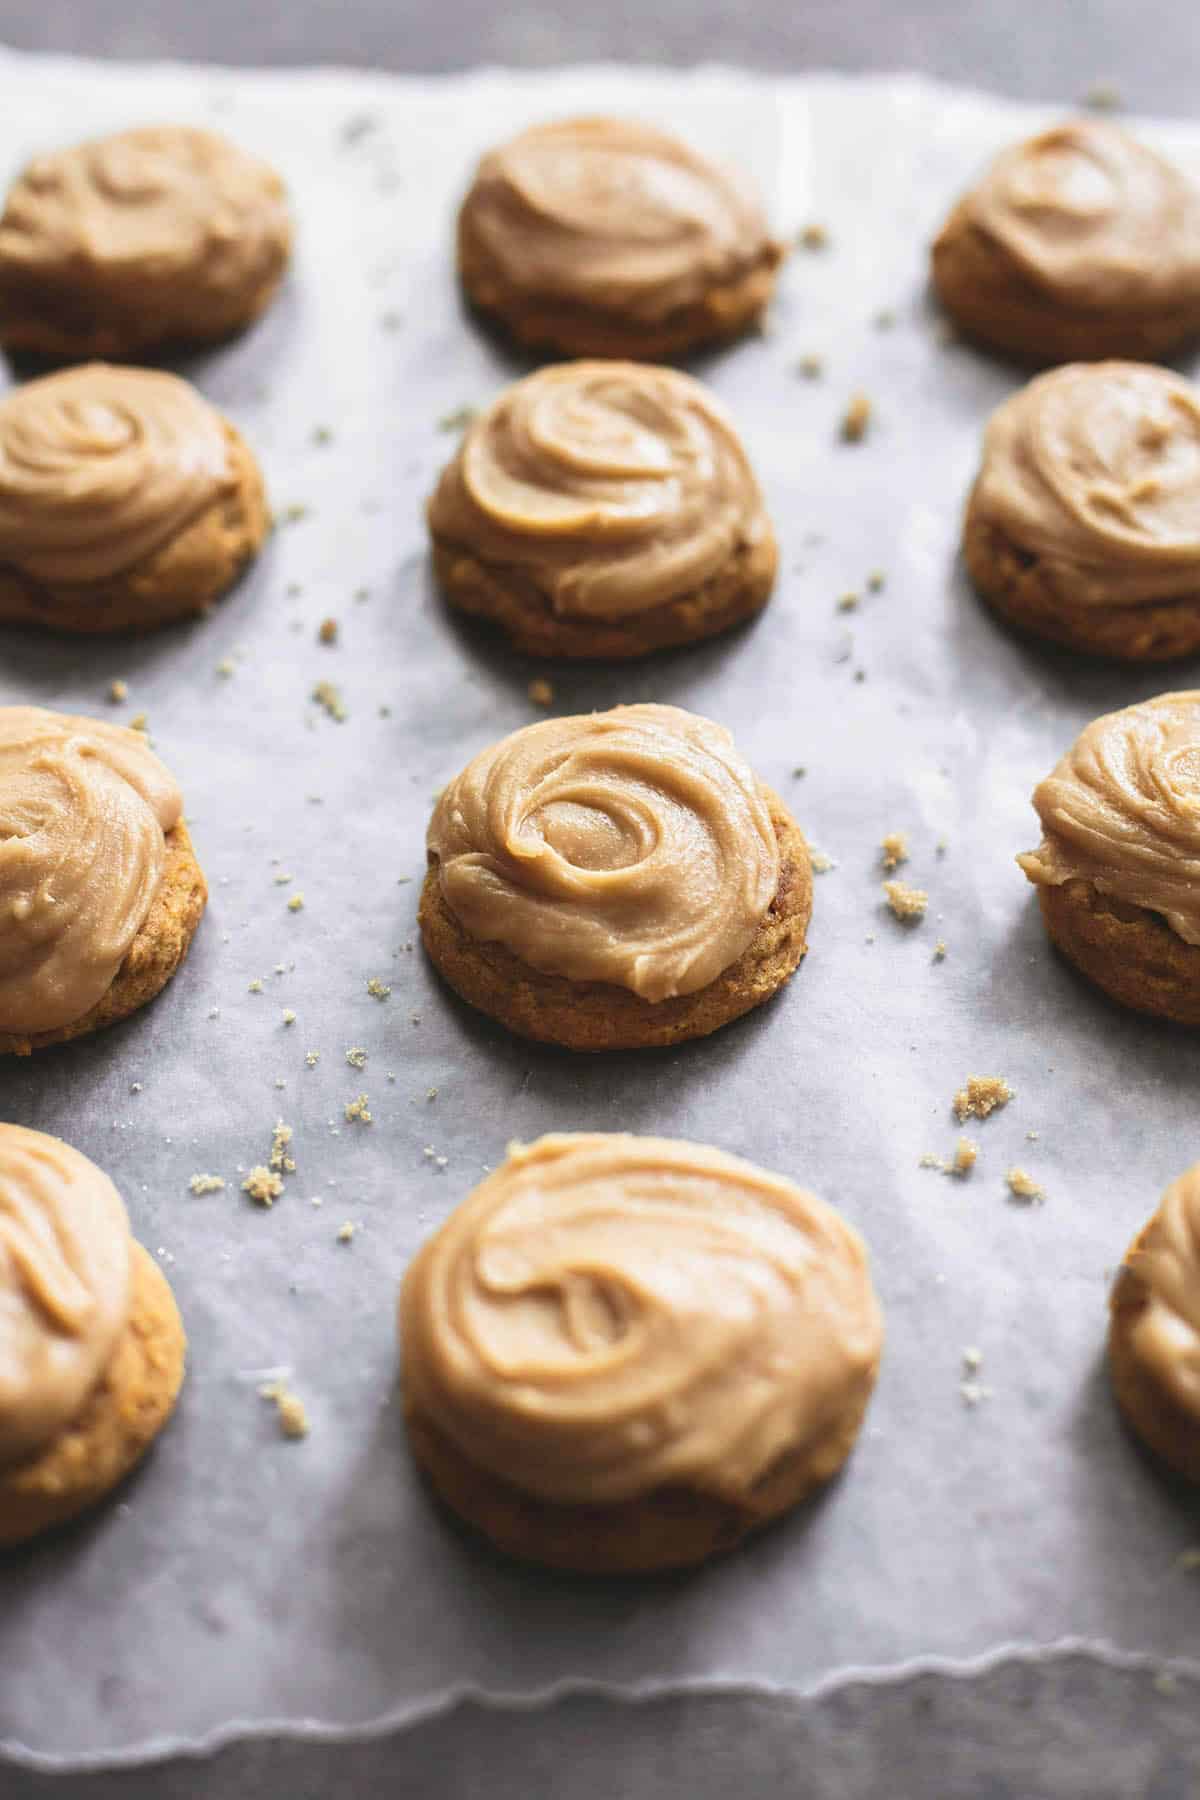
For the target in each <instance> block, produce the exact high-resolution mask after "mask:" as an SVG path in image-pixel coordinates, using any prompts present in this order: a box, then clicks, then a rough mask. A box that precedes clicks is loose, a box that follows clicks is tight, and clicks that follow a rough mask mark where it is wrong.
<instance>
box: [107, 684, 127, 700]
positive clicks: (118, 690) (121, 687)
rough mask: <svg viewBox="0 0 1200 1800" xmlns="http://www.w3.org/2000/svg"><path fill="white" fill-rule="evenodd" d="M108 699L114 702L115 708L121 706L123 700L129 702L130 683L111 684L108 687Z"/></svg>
mask: <svg viewBox="0 0 1200 1800" xmlns="http://www.w3.org/2000/svg"><path fill="white" fill-rule="evenodd" d="M108 697H109V699H110V700H111V701H112V703H113V705H114V706H119V705H120V703H121V701H122V700H128V698H129V685H128V683H127V682H124V681H112V682H110V683H109V686H108Z"/></svg>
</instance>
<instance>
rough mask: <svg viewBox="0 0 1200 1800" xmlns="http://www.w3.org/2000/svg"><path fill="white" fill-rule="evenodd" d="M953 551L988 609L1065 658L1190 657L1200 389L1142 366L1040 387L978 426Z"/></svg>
mask: <svg viewBox="0 0 1200 1800" xmlns="http://www.w3.org/2000/svg"><path fill="white" fill-rule="evenodd" d="M963 552H964V556H965V558H966V563H967V568H968V570H969V571H970V574H971V579H972V580H973V581H974V583H975V586H976V587H977V588H978V590H979V592H980V593H981V594H982V595H983V597H984V599H986V600H987V602H988V603H989V605H990V606H992V607H993V608H994V610H995V611H996V612H997V613H999V614H1000V616H1001V617H1002V618H1004V619H1006V620H1007V621H1008V622H1009V623H1010V624H1012V625H1015V626H1016V627H1017V628H1018V629H1020V630H1022V631H1027V632H1030V633H1031V634H1033V635H1034V636H1037V637H1042V638H1046V639H1048V640H1049V641H1051V642H1052V643H1057V644H1066V645H1068V646H1069V647H1070V648H1072V649H1075V650H1084V651H1089V652H1092V653H1095V654H1099V655H1104V656H1113V657H1121V658H1124V659H1126V660H1129V661H1140V662H1146V661H1160V660H1163V659H1165V658H1167V657H1173V656H1183V655H1186V654H1188V653H1189V652H1191V651H1194V650H1195V649H1196V648H1197V647H1200V390H1197V389H1196V388H1195V387H1193V386H1192V384H1191V382H1189V381H1185V380H1184V379H1183V378H1182V376H1179V375H1175V374H1172V373H1171V371H1170V370H1167V369H1158V368H1154V367H1152V366H1150V365H1148V364H1145V363H1120V362H1108V363H1072V364H1069V365H1068V366H1067V367H1065V368H1061V369H1053V370H1051V371H1050V372H1049V373H1048V374H1046V375H1039V376H1038V377H1037V379H1036V380H1034V381H1031V382H1030V383H1029V385H1028V387H1025V388H1022V389H1021V391H1020V392H1019V393H1016V394H1014V395H1013V396H1012V397H1011V399H1008V400H1006V401H1005V402H1004V403H1003V405H1002V406H1000V407H999V408H998V409H997V410H996V412H995V413H993V415H992V418H991V420H990V422H989V424H988V428H987V433H986V436H985V438H984V445H983V461H982V464H981V466H980V470H979V475H978V478H977V480H976V482H975V486H974V488H973V490H972V492H971V497H970V500H969V501H968V504H967V513H966V520H965V523H964V527H963Z"/></svg>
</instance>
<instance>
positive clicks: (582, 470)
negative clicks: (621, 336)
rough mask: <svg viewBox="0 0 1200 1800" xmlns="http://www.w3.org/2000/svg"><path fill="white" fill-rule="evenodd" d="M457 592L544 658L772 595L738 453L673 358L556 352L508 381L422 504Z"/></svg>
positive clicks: (640, 638) (747, 613)
mask: <svg viewBox="0 0 1200 1800" xmlns="http://www.w3.org/2000/svg"><path fill="white" fill-rule="evenodd" d="M429 529H430V533H431V536H432V539H433V554H434V565H435V568H436V570H437V575H438V579H439V581H440V584H441V587H442V590H443V592H444V593H445V595H446V597H447V599H448V600H449V601H450V603H451V605H452V606H455V607H457V608H459V610H461V611H463V612H467V613H471V614H474V615H475V616H477V617H479V618H483V619H487V620H489V621H490V622H491V623H493V624H495V625H498V626H500V628H501V629H502V630H503V631H505V632H506V633H507V634H508V636H509V637H510V638H511V639H512V640H513V642H514V644H515V645H516V646H517V648H518V649H520V650H524V651H527V652H531V653H532V654H534V655H540V656H575V657H630V656H642V655H645V654H646V652H648V651H651V650H658V649H662V648H665V647H666V646H668V645H673V644H685V643H691V642H694V641H695V640H697V639H700V638H707V637H711V636H713V635H714V634H715V633H717V632H720V631H726V630H728V629H729V627H730V626H732V625H737V624H739V623H740V622H741V621H742V620H743V619H747V618H750V617H751V616H752V615H753V614H754V613H757V612H759V611H760V610H761V609H762V607H763V606H765V605H766V602H767V600H768V598H769V597H770V593H771V589H772V587H773V585H774V581H775V571H776V565H777V562H778V552H777V549H776V544H775V535H774V533H773V531H772V529H771V524H770V520H769V519H768V517H767V513H766V508H765V507H764V505H763V499H762V494H761V493H760V491H759V487H758V483H757V481H756V480H755V477H754V473H753V471H752V469H751V467H750V464H749V462H748V460H747V457H746V453H745V450H744V449H743V447H742V444H741V441H740V439H739V438H738V435H737V433H736V431H735V430H734V428H733V426H732V424H731V423H730V421H729V419H728V418H727V416H726V414H725V412H724V409H723V408H722V407H721V406H720V405H719V403H718V402H717V401H716V400H715V399H714V398H713V396H712V395H711V394H709V393H707V392H706V391H705V389H704V388H703V387H701V385H700V383H699V382H697V381H693V380H692V378H691V377H690V376H689V375H682V374H679V373H678V372H676V371H675V370H673V369H659V368H651V367H647V366H645V365H642V364H638V363H620V362H582V363H565V364H560V365H558V366H557V367H554V368H549V369H542V370H540V371H539V373H537V374H536V375H530V376H528V377H527V378H526V379H525V380H524V381H518V382H517V383H515V385H514V386H512V387H510V388H507V389H506V390H505V392H504V393H502V394H501V395H500V397H499V399H498V400H496V401H494V402H493V404H492V405H491V406H490V407H489V408H488V409H487V411H486V412H485V413H483V414H482V415H481V417H479V418H478V419H476V420H475V421H474V423H473V424H472V425H471V426H470V428H469V429H468V431H467V433H466V436H465V438H464V439H463V442H462V445H461V447H460V448H459V451H458V454H457V455H456V456H455V457H454V459H453V461H452V462H451V463H450V464H449V466H448V467H447V468H446V469H445V470H444V471H443V473H442V476H441V479H440V480H439V482H438V485H437V488H436V490H435V492H434V494H433V497H432V499H431V501H430V503H429Z"/></svg>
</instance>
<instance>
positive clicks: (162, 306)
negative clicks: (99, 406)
mask: <svg viewBox="0 0 1200 1800" xmlns="http://www.w3.org/2000/svg"><path fill="white" fill-rule="evenodd" d="M291 242H292V227H291V220H290V218H289V215H288V209H287V200H286V196H285V193H284V187H283V183H282V182H281V181H280V179H279V177H278V175H276V173H275V171H274V170H273V169H271V168H269V167H268V165H267V164H266V163H264V162H261V161H260V160H259V159H258V158H257V157H255V156H251V155H249V154H248V153H247V152H246V151H245V150H241V149H239V148H238V146H237V145H236V144H231V143H230V142H229V140H228V139H227V138H223V137H219V136H218V135H217V134H216V133H215V132H212V131H202V130H198V129H196V128H195V127H193V126H186V125H158V126H146V127H142V128H140V129H138V130H134V131H122V132H118V133H117V134H116V135H115V136H113V137H106V138H97V139H94V140H92V141H90V142H88V143H84V144H78V145H75V146H73V147H72V148H71V149H69V150H59V151H55V152H52V153H51V154H48V155H44V156H39V157H37V158H36V159H35V160H34V161H33V162H31V163H30V164H29V166H28V168H26V169H25V170H24V171H23V172H22V173H21V174H20V175H19V176H18V177H17V180H16V181H15V182H14V184H13V186H12V187H11V189H10V190H9V193H8V198H7V200H6V203H5V207H4V212H3V215H2V216H0V343H3V344H4V345H5V346H6V347H7V348H8V349H10V350H17V351H34V352H37V353H39V354H42V355H46V356H55V357H62V358H65V359H70V360H73V361H74V360H78V359H82V358H85V357H93V356H111V357H135V356H138V355H140V354H143V353H144V352H146V351H147V350H150V349H152V348H155V347H157V346H159V345H162V344H173V343H189V342H190V343H206V342H209V341H212V340H216V339H219V338H224V337H228V336H230V334H231V333H233V332H236V331H240V330H242V328H243V327H244V326H246V325H249V324H250V323H251V321H252V320H254V319H256V318H257V317H258V316H259V314H260V313H261V312H263V311H264V309H265V308H266V307H267V305H268V304H269V303H270V301H271V299H272V297H273V296H274V294H275V290H276V288H277V287H278V286H279V282H280V279H281V277H282V275H283V271H284V269H285V268H286V266H287V262H288V258H289V256H290V254H291Z"/></svg>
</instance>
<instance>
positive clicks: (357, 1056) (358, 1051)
mask: <svg viewBox="0 0 1200 1800" xmlns="http://www.w3.org/2000/svg"><path fill="white" fill-rule="evenodd" d="M346 1061H347V1062H348V1063H349V1064H350V1067H351V1068H352V1069H365V1068H366V1066H367V1053H366V1051H365V1050H364V1049H363V1047H362V1045H361V1044H352V1045H351V1046H350V1048H349V1050H347V1052H346Z"/></svg>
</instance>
